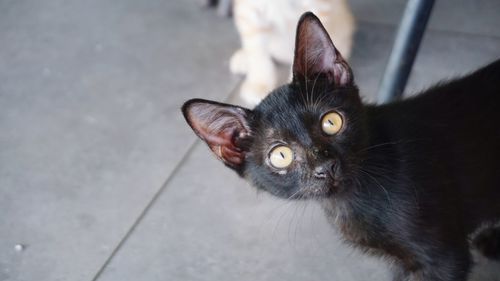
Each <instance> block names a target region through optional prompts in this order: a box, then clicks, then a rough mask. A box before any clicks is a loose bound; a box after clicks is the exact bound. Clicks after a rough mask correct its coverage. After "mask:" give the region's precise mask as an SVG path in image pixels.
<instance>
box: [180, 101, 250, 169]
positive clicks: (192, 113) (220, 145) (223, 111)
mask: <svg viewBox="0 0 500 281" xmlns="http://www.w3.org/2000/svg"><path fill="white" fill-rule="evenodd" d="M182 113H183V114H184V118H186V121H187V122H188V124H189V126H191V128H192V129H193V131H194V132H195V133H196V135H198V137H200V138H201V139H202V140H203V141H205V142H206V144H207V145H208V147H209V148H210V150H212V152H213V153H214V154H215V156H217V158H218V159H219V160H221V161H222V162H224V164H226V166H228V167H230V168H232V169H234V170H236V172H238V173H239V174H240V175H241V173H242V168H243V164H244V160H245V154H246V153H247V150H248V147H247V144H248V139H249V136H250V127H249V120H250V118H251V116H252V112H251V111H250V110H249V109H246V108H243V107H239V106H234V105H229V104H223V103H218V102H213V101H208V100H203V99H192V100H189V101H187V102H186V103H185V104H184V105H183V106H182Z"/></svg>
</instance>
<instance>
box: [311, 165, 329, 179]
mask: <svg viewBox="0 0 500 281" xmlns="http://www.w3.org/2000/svg"><path fill="white" fill-rule="evenodd" d="M326 176H327V171H326V170H325V168H324V167H316V168H315V169H314V177H315V178H318V179H324V178H326Z"/></svg>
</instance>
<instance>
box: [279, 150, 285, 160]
mask: <svg viewBox="0 0 500 281" xmlns="http://www.w3.org/2000/svg"><path fill="white" fill-rule="evenodd" d="M280 155H281V157H282V158H283V159H285V154H283V152H281V151H280Z"/></svg>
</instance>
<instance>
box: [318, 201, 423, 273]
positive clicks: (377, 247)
mask: <svg viewBox="0 0 500 281" xmlns="http://www.w3.org/2000/svg"><path fill="white" fill-rule="evenodd" d="M322 207H323V210H324V211H325V214H326V217H327V220H328V222H329V223H330V224H331V225H332V226H333V227H334V228H335V229H336V230H338V232H339V233H340V235H341V236H342V238H343V239H344V241H345V242H347V243H348V244H350V245H352V246H355V247H358V248H360V249H361V250H363V251H364V252H368V253H371V254H373V255H377V256H386V257H392V258H394V259H396V260H399V261H400V262H402V263H403V264H405V265H406V266H407V267H408V268H411V267H413V266H415V259H414V255H413V254H412V253H411V251H409V250H408V248H407V247H405V245H402V244H399V243H397V242H395V241H398V240H399V239H395V237H394V235H393V234H391V233H393V232H392V231H390V229H389V228H390V227H389V226H388V225H386V224H384V222H383V221H381V220H380V219H379V218H377V215H375V214H374V215H373V216H370V215H367V214H366V213H364V214H360V213H358V212H357V211H356V210H353V209H352V208H350V207H349V206H347V205H345V204H344V205H342V204H331V203H326V204H322Z"/></svg>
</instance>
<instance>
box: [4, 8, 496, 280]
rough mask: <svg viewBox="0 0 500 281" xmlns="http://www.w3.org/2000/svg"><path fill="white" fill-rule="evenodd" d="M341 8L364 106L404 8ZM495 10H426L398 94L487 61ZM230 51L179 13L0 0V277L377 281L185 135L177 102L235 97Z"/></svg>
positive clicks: (362, 264)
mask: <svg viewBox="0 0 500 281" xmlns="http://www.w3.org/2000/svg"><path fill="white" fill-rule="evenodd" d="M350 3H351V5H352V7H353V10H354V12H355V14H356V16H357V18H358V20H359V23H358V33H357V35H356V43H355V49H354V52H353V57H352V65H353V68H354V71H355V74H356V77H357V81H358V83H359V86H360V88H361V90H362V92H363V93H364V96H365V99H366V100H367V101H374V100H375V98H374V97H375V93H376V90H377V87H378V83H379V81H380V78H381V76H382V73H383V70H384V65H385V62H386V60H387V56H388V54H389V52H390V45H391V41H392V37H393V35H394V31H395V26H396V24H397V22H398V21H399V17H400V15H401V13H402V10H403V8H404V2H403V1H396V0H377V1H363V0H351V1H350ZM499 14H500V2H498V1H496V0H482V1H467V0H460V1H452V0H448V1H445V0H443V1H437V4H436V8H435V11H434V14H433V17H432V20H431V23H430V27H429V31H428V32H427V34H426V36H425V39H424V42H423V46H422V49H421V52H420V53H419V56H418V58H417V62H416V65H415V68H414V71H413V73H412V76H411V80H410V84H409V87H408V88H409V92H414V91H418V90H420V89H423V88H425V87H427V86H429V84H430V83H432V82H436V81H438V80H440V79H443V78H449V77H452V76H453V75H455V74H460V73H467V72H469V71H471V70H473V69H475V68H477V67H479V66H480V65H483V64H485V63H487V62H489V61H492V60H493V59H496V58H498V57H500V31H499V30H498V26H500V17H499V16H498V15H499ZM237 46H238V37H237V34H236V32H235V30H234V27H233V24H232V22H231V21H230V20H227V19H222V18H219V17H217V16H216V14H215V13H214V12H213V11H207V10H203V9H200V7H199V6H198V3H197V1H195V0H189V1H186V0H184V1H168V0H163V1H162V0H148V1H133V0H122V1H113V0H99V1H98V0H88V1H77V0H66V1H63V0H47V1H28V0H25V1H22V0H21V1H19V0H0V132H1V133H0V280H1V281H4V280H9V281H10V280H16V281H17V280H19V281H25V280H26V281H27V280H47V281H49V280H50V281H54V280H77V281H80V280H82V281H83V280H85V281H89V280H346V281H349V280H353V281H354V280H387V278H388V277H387V271H386V269H385V268H386V267H385V264H384V263H383V262H381V261H378V260H375V259H372V258H369V257H365V256H360V255H359V254H357V253H356V252H354V251H353V250H351V249H349V248H347V247H345V246H343V245H341V244H340V243H339V240H338V239H337V237H336V235H335V233H333V230H332V229H331V228H329V227H328V226H327V225H326V223H325V221H324V219H323V217H322V215H321V212H320V210H318V208H317V206H315V205H314V204H313V203H287V202H283V201H280V200H277V199H274V198H271V197H269V196H267V195H266V194H256V192H255V190H253V189H252V188H250V187H249V186H247V184H246V183H245V182H243V181H242V180H240V179H239V178H237V177H236V175H233V174H232V173H231V172H230V171H228V170H227V169H225V168H224V167H223V166H222V165H221V164H219V163H218V162H217V161H215V160H214V159H212V157H211V156H210V155H209V153H208V152H207V149H206V148H205V146H203V145H202V144H200V143H199V142H197V141H196V140H195V137H194V135H193V134H192V133H191V132H190V130H189V129H188V128H187V126H186V124H185V123H184V121H183V119H182V116H181V114H180V112H179V107H180V105H181V104H182V102H183V101H184V100H186V99H188V98H192V97H204V98H209V99H217V100H228V99H230V98H233V99H234V95H233V96H231V94H232V93H233V92H234V89H235V87H236V86H237V83H238V78H236V77H233V76H231V75H230V74H229V72H228V70H227V62H228V58H229V57H230V55H231V53H232V51H234V50H235V49H236V48H237ZM17 244H22V245H24V249H23V250H21V251H17V250H16V248H15V245H17ZM499 267H500V266H499V265H498V264H496V268H495V266H491V264H490V265H488V264H487V262H484V261H481V262H480V263H479V265H478V267H477V268H476V270H475V274H474V275H473V276H472V277H471V280H477V281H479V280H481V281H485V280H488V281H498V280H500V278H499V277H498V276H500V272H499V270H498V268H499ZM486 268H488V269H486Z"/></svg>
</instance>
